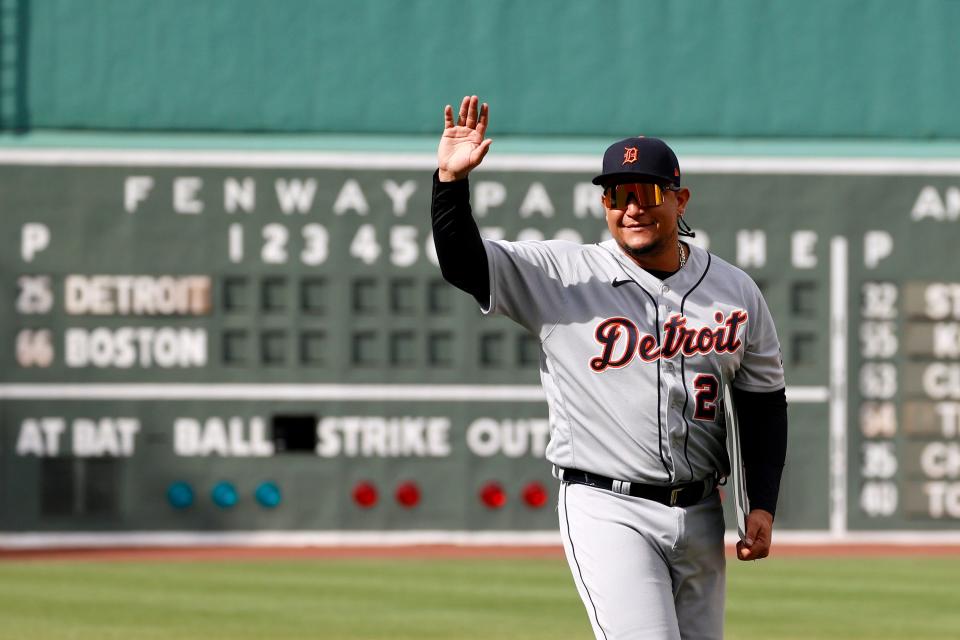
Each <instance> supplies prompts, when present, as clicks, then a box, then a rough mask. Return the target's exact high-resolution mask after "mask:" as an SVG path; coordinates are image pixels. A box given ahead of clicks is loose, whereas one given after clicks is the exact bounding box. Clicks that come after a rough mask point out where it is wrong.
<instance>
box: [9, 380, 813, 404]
mask: <svg viewBox="0 0 960 640" xmlns="http://www.w3.org/2000/svg"><path fill="white" fill-rule="evenodd" d="M828 398H829V390H828V389H827V388H826V387H788V388H787V401H788V402H826V401H827V400H828ZM0 399H2V400H248V401H258V402H259V401H265V400H280V401H297V402H302V401H308V402H309V401H321V400H353V401H365V402H371V401H373V402H376V401H388V402H413V401H416V402H449V401H460V402H543V401H544V400H545V396H544V395H543V389H542V388H541V387H540V386H539V385H492V384H490V385H486V384H483V385H481V384H476V385H466V384H463V385H461V384H444V385H434V384H383V385H377V384H180V383H172V384H85V383H82V384H3V385H0Z"/></svg>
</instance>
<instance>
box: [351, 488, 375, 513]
mask: <svg viewBox="0 0 960 640" xmlns="http://www.w3.org/2000/svg"><path fill="white" fill-rule="evenodd" d="M353 501H354V502H356V503H357V504H358V505H359V506H361V507H363V508H364V509H369V508H370V507H372V506H373V505H375V504H377V488H376V487H375V486H373V485H372V484H370V483H369V482H361V483H359V484H357V486H355V487H354V488H353Z"/></svg>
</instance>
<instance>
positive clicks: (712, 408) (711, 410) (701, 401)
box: [693, 373, 720, 422]
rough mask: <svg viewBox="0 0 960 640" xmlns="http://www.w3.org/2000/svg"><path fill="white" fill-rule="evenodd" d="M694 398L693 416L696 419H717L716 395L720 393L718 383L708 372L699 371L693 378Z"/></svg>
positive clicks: (712, 420) (711, 420)
mask: <svg viewBox="0 0 960 640" xmlns="http://www.w3.org/2000/svg"><path fill="white" fill-rule="evenodd" d="M693 388H694V390H695V392H694V394H693V397H694V398H695V399H696V408H695V409H694V411H693V417H694V418H696V419H697V420H709V421H710V422H716V421H717V396H718V395H719V393H720V383H718V382H717V379H716V378H715V377H714V376H712V375H710V374H709V373H701V374H700V375H698V376H697V377H696V378H694V379H693Z"/></svg>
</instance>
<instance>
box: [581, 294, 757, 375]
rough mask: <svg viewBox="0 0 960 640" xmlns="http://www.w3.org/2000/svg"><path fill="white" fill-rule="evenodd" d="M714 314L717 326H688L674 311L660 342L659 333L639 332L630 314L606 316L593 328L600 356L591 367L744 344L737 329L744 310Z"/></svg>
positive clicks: (743, 319) (603, 367)
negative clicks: (725, 314)
mask: <svg viewBox="0 0 960 640" xmlns="http://www.w3.org/2000/svg"><path fill="white" fill-rule="evenodd" d="M713 317H714V320H715V321H716V322H717V326H714V327H712V328H711V327H701V328H700V329H688V328H687V317H686V316H683V315H680V314H674V315H672V316H670V318H669V319H668V320H667V321H666V322H664V323H663V341H662V342H661V341H660V340H659V337H658V336H655V335H653V334H651V333H641V332H640V329H638V328H637V325H636V323H634V322H633V321H632V320H630V319H629V318H623V317H616V318H607V319H606V320H604V321H603V322H601V323H600V324H598V325H597V329H596V331H595V332H594V337H595V338H596V340H597V342H598V343H600V346H601V347H602V350H601V352H600V355H599V356H596V357H594V358H591V359H590V369H591V370H592V371H595V372H597V373H600V372H602V371H606V370H607V369H609V368H614V369H617V368H620V367H625V366H627V365H628V364H630V362H631V361H632V360H633V358H634V356H638V357H639V358H640V359H641V360H643V361H644V362H654V361H656V360H658V359H664V360H669V359H671V358H673V357H674V356H676V355H677V354H678V353H683V355H685V356H687V357H690V356H695V355H698V354H700V355H707V354H709V353H734V352H736V351H737V349H739V348H740V347H741V346H742V345H743V343H742V342H741V340H740V338H739V337H738V335H737V331H738V330H739V328H740V327H741V326H742V325H743V324H744V323H746V321H747V318H748V315H747V312H746V311H744V310H743V309H736V310H734V311H731V312H730V313H729V314H728V315H727V316H726V317H724V315H723V312H722V311H716V312H714V316H713ZM661 345H662V346H661ZM617 354H619V355H617Z"/></svg>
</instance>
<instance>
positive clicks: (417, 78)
mask: <svg viewBox="0 0 960 640" xmlns="http://www.w3.org/2000/svg"><path fill="white" fill-rule="evenodd" d="M0 5H2V6H3V7H4V11H3V12H2V17H0V21H2V25H0V27H2V28H0V38H2V39H3V46H2V47H0V75H2V82H0V92H2V95H0V98H2V100H0V102H2V109H0V126H2V127H4V128H6V129H10V130H14V129H20V130H26V129H107V130H153V131H233V132H239V131H272V132H328V133H329V132H351V133H358V132H367V133H388V134H404V133H426V132H432V131H434V130H435V129H436V127H437V123H438V122H439V120H440V109H441V108H442V105H443V104H444V103H446V102H451V101H454V100H456V99H457V98H458V97H459V96H462V95H464V94H466V93H478V94H480V95H481V96H483V98H484V99H486V100H488V101H489V102H490V103H491V104H492V105H493V114H494V126H493V127H492V128H491V133H492V134H493V135H502V134H518V133H519V134H525V135H572V136H583V135H602V136H618V137H619V136H622V135H626V134H628V133H633V134H635V133H645V134H650V135H661V136H708V137H847V138H850V137H853V138H906V139H911V138H912V139H928V138H957V137H960V120H958V119H957V118H956V117H955V114H956V105H957V104H960V81H958V80H960V77H958V73H960V71H958V68H960V67H958V65H957V64H956V63H957V60H958V59H960V39H958V38H957V30H958V25H960V3H957V2H953V1H951V0H917V1H916V2H899V1H897V0H874V1H865V0H861V1H853V0H811V1H809V2H770V1H768V0H743V1H738V2H734V1H718V2H701V1H698V0H671V1H669V2H668V1H660V0H657V1H645V2H632V1H627V0H622V1H610V2H601V1H599V0H594V1H588V2H546V1H534V2H511V1H509V0H485V1H481V0H465V1H464V2H457V3H449V2H442V1H440V0H410V1H403V2H401V1H397V0H355V1H352V2H342V1H325V0H324V1H313V0H284V1H283V2H267V1H265V0H233V1H231V2H220V1H215V0H167V1H165V2H153V1H149V0H127V1H119V0H43V1H40V0H3V2H2V3H0Z"/></svg>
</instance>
